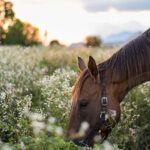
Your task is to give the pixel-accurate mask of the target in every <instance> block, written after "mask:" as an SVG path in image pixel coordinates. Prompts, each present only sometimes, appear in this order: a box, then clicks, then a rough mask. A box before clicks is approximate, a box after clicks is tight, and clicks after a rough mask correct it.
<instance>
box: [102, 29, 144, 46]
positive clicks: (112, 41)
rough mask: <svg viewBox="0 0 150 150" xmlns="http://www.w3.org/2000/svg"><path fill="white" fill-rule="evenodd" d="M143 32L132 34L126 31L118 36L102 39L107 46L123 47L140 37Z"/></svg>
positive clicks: (112, 35)
mask: <svg viewBox="0 0 150 150" xmlns="http://www.w3.org/2000/svg"><path fill="white" fill-rule="evenodd" d="M141 33H142V32H140V31H138V32H130V31H124V32H120V33H117V34H111V35H109V36H107V37H104V38H102V40H103V43H104V44H106V45H121V44H125V43H127V42H129V41H130V40H132V39H134V38H136V37H137V36H139V35H140V34H141Z"/></svg>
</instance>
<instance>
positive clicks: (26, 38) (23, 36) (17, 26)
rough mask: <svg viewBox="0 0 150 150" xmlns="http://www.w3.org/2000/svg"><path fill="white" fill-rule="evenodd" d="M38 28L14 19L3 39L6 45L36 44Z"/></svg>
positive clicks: (38, 36) (38, 38)
mask: <svg viewBox="0 0 150 150" xmlns="http://www.w3.org/2000/svg"><path fill="white" fill-rule="evenodd" d="M40 43H41V40H40V35H39V29H38V28H36V27H34V26H32V25H31V24H29V23H25V22H22V21H21V20H19V19H16V21H15V23H14V24H13V25H12V26H9V28H8V32H7V33H6V37H5V40H4V44H7V45H16V44H17V45H24V46H29V45H37V44H40Z"/></svg>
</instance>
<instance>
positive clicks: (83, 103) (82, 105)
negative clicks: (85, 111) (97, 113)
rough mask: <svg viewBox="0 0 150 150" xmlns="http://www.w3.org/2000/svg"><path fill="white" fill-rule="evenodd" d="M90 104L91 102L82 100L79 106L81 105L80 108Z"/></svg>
mask: <svg viewBox="0 0 150 150" xmlns="http://www.w3.org/2000/svg"><path fill="white" fill-rule="evenodd" d="M88 104H89V102H87V101H82V102H80V103H79V106H80V108H85V107H86V106H87V105H88Z"/></svg>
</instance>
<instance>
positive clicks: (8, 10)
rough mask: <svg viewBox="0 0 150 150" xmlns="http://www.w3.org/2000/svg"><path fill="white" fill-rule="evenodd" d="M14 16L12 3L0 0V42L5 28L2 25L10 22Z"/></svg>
mask: <svg viewBox="0 0 150 150" xmlns="http://www.w3.org/2000/svg"><path fill="white" fill-rule="evenodd" d="M14 18H15V12H14V10H13V4H12V2H10V1H6V0H1V1H0V44H3V42H4V39H5V33H6V29H5V27H4V26H9V25H11V24H12V22H13V19H14Z"/></svg>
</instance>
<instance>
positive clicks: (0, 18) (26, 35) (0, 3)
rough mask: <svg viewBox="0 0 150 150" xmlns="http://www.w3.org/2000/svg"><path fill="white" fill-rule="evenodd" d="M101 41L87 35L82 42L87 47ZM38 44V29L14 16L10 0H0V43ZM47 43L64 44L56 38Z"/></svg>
mask: <svg viewBox="0 0 150 150" xmlns="http://www.w3.org/2000/svg"><path fill="white" fill-rule="evenodd" d="M45 37H47V34H46V35H45ZM101 43H102V41H101V39H100V38H99V37H97V36H87V37H86V38H85V43H84V44H85V46H87V47H99V46H100V45H101ZM39 44H42V40H41V38H40V32H39V29H38V28H37V27H35V26H33V25H32V24H30V23H27V22H24V21H22V20H20V19H18V18H16V15H15V12H14V10H13V3H12V2H10V1H6V0H0V45H23V46H31V45H39ZM49 45H50V46H55V45H57V46H64V45H63V44H61V43H60V42H59V41H58V40H52V41H51V42H50V43H49Z"/></svg>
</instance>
